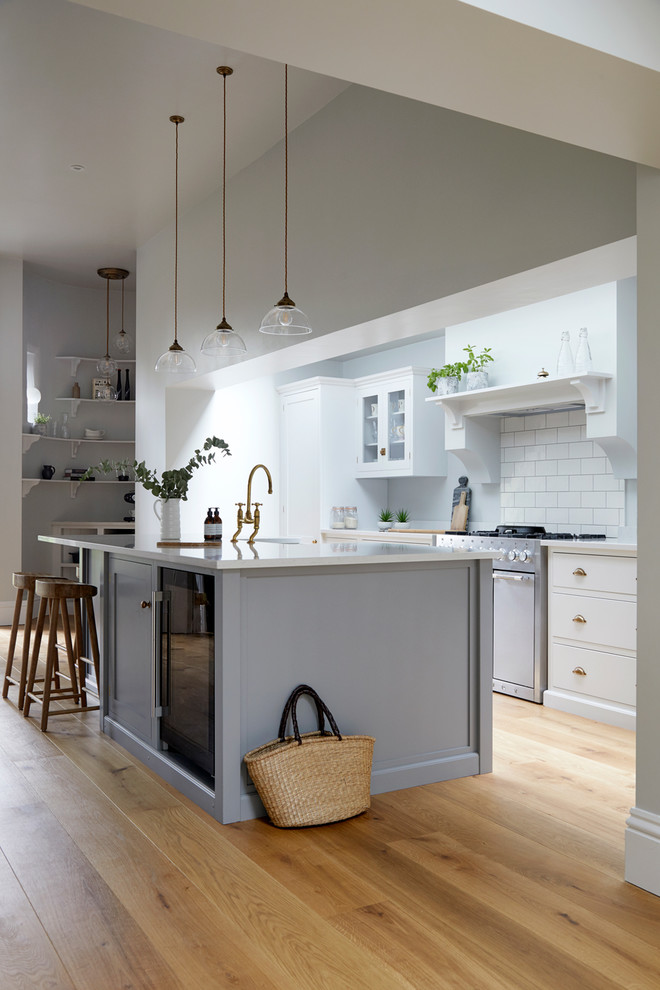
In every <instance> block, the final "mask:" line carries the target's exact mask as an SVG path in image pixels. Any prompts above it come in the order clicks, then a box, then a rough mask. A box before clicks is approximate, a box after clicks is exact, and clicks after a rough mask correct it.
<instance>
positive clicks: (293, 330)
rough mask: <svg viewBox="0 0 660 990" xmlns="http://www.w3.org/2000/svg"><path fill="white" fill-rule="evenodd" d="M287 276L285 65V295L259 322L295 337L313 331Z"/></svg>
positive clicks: (271, 330)
mask: <svg viewBox="0 0 660 990" xmlns="http://www.w3.org/2000/svg"><path fill="white" fill-rule="evenodd" d="M288 277H289V66H288V65H285V66H284V295H283V296H282V298H281V299H280V301H279V302H278V303H276V304H275V306H273V308H272V309H271V310H269V311H268V312H267V313H266V315H265V316H264V318H263V320H262V321H261V326H260V327H259V330H260V332H261V333H270V334H280V335H282V336H295V335H302V334H307V333H311V332H312V328H311V326H310V325H309V320H308V319H307V317H306V316H305V314H304V313H303V311H302V310H301V309H298V307H297V306H296V304H295V303H294V301H293V299H291V298H290V297H289V292H288Z"/></svg>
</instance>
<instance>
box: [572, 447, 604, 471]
mask: <svg viewBox="0 0 660 990" xmlns="http://www.w3.org/2000/svg"><path fill="white" fill-rule="evenodd" d="M576 446H577V444H576ZM607 468H608V460H607V458H606V457H583V458H582V460H581V461H580V471H581V473H582V474H604V473H605V472H606V471H607Z"/></svg>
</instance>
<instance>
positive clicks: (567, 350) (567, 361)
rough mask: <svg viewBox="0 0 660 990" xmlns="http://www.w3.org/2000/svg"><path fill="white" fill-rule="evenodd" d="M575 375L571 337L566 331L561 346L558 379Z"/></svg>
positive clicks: (562, 336)
mask: <svg viewBox="0 0 660 990" xmlns="http://www.w3.org/2000/svg"><path fill="white" fill-rule="evenodd" d="M574 374H575V361H574V360H573V351H572V350H571V335H570V333H569V332H568V330H564V331H563V333H562V335H561V346H560V348H559V355H558V357H557V378H567V377H568V376H569V375H574Z"/></svg>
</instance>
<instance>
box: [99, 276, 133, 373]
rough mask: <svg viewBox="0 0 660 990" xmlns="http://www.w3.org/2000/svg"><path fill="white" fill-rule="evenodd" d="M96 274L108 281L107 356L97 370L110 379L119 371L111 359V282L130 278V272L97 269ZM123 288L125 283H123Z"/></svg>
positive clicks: (106, 307)
mask: <svg viewBox="0 0 660 990" xmlns="http://www.w3.org/2000/svg"><path fill="white" fill-rule="evenodd" d="M96 274H97V275H100V276H101V278H104V279H105V280H106V283H105V355H104V356H103V357H102V358H100V359H99V361H98V362H97V365H96V370H97V371H98V373H99V374H100V375H103V376H104V377H106V378H107V377H108V376H109V375H112V374H114V372H115V371H116V370H117V362H116V361H114V360H113V359H112V358H111V357H110V282H111V281H113V280H116V279H125V278H128V276H129V274H130V272H128V271H126V269H125V268H97V269H96ZM122 288H123V282H122Z"/></svg>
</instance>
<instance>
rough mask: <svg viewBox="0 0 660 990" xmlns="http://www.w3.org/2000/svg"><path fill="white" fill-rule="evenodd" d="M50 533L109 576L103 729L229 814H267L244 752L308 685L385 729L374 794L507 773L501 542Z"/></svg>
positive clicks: (345, 716) (354, 722)
mask: <svg viewBox="0 0 660 990" xmlns="http://www.w3.org/2000/svg"><path fill="white" fill-rule="evenodd" d="M40 539H42V540H45V541H48V542H53V543H58V544H62V545H65V546H69V547H77V548H80V549H81V551H82V553H81V566H82V577H83V580H85V581H89V582H91V583H93V584H95V585H97V587H98V588H99V595H98V596H97V598H96V600H95V608H96V621H97V624H98V628H99V638H100V643H101V654H102V657H101V684H100V696H101V713H100V715H101V728H102V729H103V731H104V732H106V733H107V734H108V735H110V736H111V737H112V738H113V739H115V740H117V741H118V742H119V743H121V745H123V746H124V747H125V748H126V749H127V750H128V751H129V752H130V753H132V754H133V755H134V756H136V757H138V758H139V759H140V760H142V762H144V763H145V764H147V765H148V766H149V767H150V768H151V769H152V770H153V771H155V772H156V773H157V774H159V775H160V776H161V777H163V778H164V779H165V780H167V781H168V782H169V783H170V784H172V785H173V786H174V787H176V788H177V789H178V790H180V791H181V792H182V793H184V794H186V795H187V796H188V797H189V798H191V799H192V800H193V801H195V802H196V803H197V804H198V805H199V806H200V807H202V808H204V810H206V811H207V812H209V814H211V815H213V816H214V817H215V818H216V819H217V820H218V821H220V822H223V823H230V822H236V821H241V820H246V819H250V818H255V817H259V816H261V815H263V814H264V810H263V807H262V805H261V802H260V800H259V798H258V795H257V793H256V791H255V788H254V785H253V784H252V782H251V781H250V779H249V776H248V774H247V772H246V769H245V766H244V764H243V755H244V754H245V753H246V752H247V751H248V750H251V749H253V748H255V747H256V746H258V745H260V744H261V743H264V742H267V741H268V740H270V739H273V738H275V736H276V735H277V728H278V722H279V718H280V714H281V711H282V707H283V705H284V702H285V701H286V699H287V697H288V695H289V693H290V691H291V690H292V688H293V687H295V686H296V685H297V684H298V683H301V682H304V683H307V684H311V685H312V686H313V687H314V688H315V689H316V690H317V691H318V693H319V694H320V695H321V697H322V698H323V700H324V701H325V702H326V703H327V705H328V707H329V708H330V709H331V711H332V712H333V714H334V715H335V718H336V719H337V722H338V724H339V728H340V730H341V731H342V732H343V733H345V734H351V733H365V734H368V735H372V736H374V737H375V740H376V742H375V747H374V762H373V773H372V784H371V790H372V793H373V794H378V793H382V792H384V791H391V790H397V789H399V788H405V787H412V786H416V785H419V784H428V783H433V782H437V781H442V780H449V779H452V778H455V777H463V776H470V775H473V774H478V773H487V772H489V771H490V770H491V756H492V722H491V713H492V693H491V691H492V566H491V559H492V557H493V554H491V553H488V552H484V553H474V552H469V551H468V552H465V551H460V552H456V551H454V552H452V551H447V550H441V549H436V548H430V547H413V546H404V545H389V544H377V543H370V544H364V543H355V544H350V543H349V544H347V543H346V542H341V543H337V544H333V543H331V542H330V543H325V544H318V545H309V544H300V543H279V542H269V541H261V542H257V543H255V544H254V545H253V546H248V545H247V544H246V543H244V542H240V543H238V544H236V545H234V544H232V543H224V544H221V545H212V544H211V545H208V546H202V547H176V548H170V547H167V548H160V547H158V546H157V544H156V540H155V538H148V539H140V538H133V537H132V536H122V535H115V536H109V537H95V536H91V537H88V538H84V537H81V538H73V537H61V536H48V537H40ZM299 717H300V720H301V730H302V731H306V730H308V729H312V728H315V727H316V725H315V719H314V711H313V708H312V705H311V703H309V702H308V699H306V698H305V699H303V700H302V702H301V705H300V707H299Z"/></svg>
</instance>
